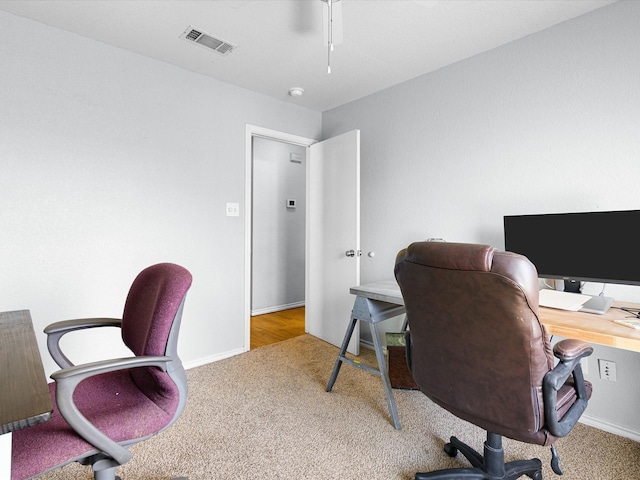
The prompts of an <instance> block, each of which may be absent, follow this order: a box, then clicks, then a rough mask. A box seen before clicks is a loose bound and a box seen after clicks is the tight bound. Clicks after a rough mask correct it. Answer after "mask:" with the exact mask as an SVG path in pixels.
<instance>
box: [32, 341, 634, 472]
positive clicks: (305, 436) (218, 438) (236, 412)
mask: <svg viewBox="0 0 640 480" xmlns="http://www.w3.org/2000/svg"><path fill="white" fill-rule="evenodd" d="M336 355H337V349H336V348H335V347H333V346H331V345H328V344H326V343H324V342H322V341H321V340H318V339H317V338H315V337H312V336H310V335H304V336H302V337H297V338H294V339H292V340H287V341H285V342H281V343H278V344H275V345H270V346H267V347H262V348H259V349H256V350H252V351H251V352H248V353H245V354H242V355H238V356H236V357H233V358H229V359H226V360H222V361H219V362H216V363H213V364H209V365H205V366H202V367H198V368H194V369H191V370H189V371H188V372H187V376H188V378H189V384H190V395H189V401H188V404H187V408H186V409H185V412H184V413H183V415H182V416H181V418H180V420H178V422H177V423H176V424H175V425H174V426H173V427H171V428H170V429H168V430H167V431H165V432H163V433H161V434H160V435H157V436H156V437H154V438H153V439H151V440H149V441H147V442H144V443H141V444H138V445H136V446H134V447H132V449H131V450H132V453H133V459H132V460H131V461H130V462H129V463H128V464H126V465H125V466H123V467H121V468H120V469H119V472H118V473H119V475H120V476H121V477H122V479H123V480H164V479H170V478H172V477H178V476H186V477H189V479H190V480H213V479H253V478H257V479H302V478H304V479H322V480H328V479H381V480H382V479H385V480H392V479H398V480H400V479H403V480H404V479H411V478H413V475H414V474H415V472H416V471H428V470H434V469H438V468H447V467H454V466H468V464H467V463H466V461H465V460H464V458H463V457H462V456H461V455H459V456H458V457H457V458H455V459H450V458H449V457H448V456H447V455H446V454H445V453H444V452H443V451H442V446H443V444H444V442H445V441H446V440H447V439H448V438H449V436H450V435H456V436H457V437H458V438H460V439H461V440H463V441H466V442H467V443H470V444H471V445H472V446H474V447H475V448H476V449H482V442H483V441H484V438H485V434H484V432H482V431H480V430H479V429H478V428H476V427H474V426H472V425H470V424H468V423H466V422H463V421H461V420H459V419H457V418H455V417H453V416H452V415H450V414H449V413H448V412H446V411H445V410H443V409H441V408H439V407H437V406H436V405H434V404H433V403H432V402H430V401H429V400H428V399H427V398H426V397H425V396H424V395H423V394H421V393H420V392H417V391H406V390H394V393H395V398H396V403H397V406H398V412H399V416H400V421H401V423H402V429H401V430H395V429H394V428H393V425H392V423H391V420H390V417H389V414H388V411H387V406H386V401H385V397H384V394H383V391H382V385H381V382H380V379H379V378H378V377H376V376H374V375H371V374H368V373H366V372H364V371H362V370H359V369H355V368H352V367H350V366H348V365H344V366H343V367H342V370H341V372H340V375H339V376H338V380H337V382H336V385H335V386H334V388H333V391H332V392H331V393H327V392H325V387H326V384H327V380H328V378H329V375H330V373H331V369H332V368H333V364H334V362H335V358H336ZM361 357H362V358H363V360H364V361H367V362H370V363H373V364H375V357H374V356H373V355H372V352H370V351H368V350H365V351H364V353H363V355H361ZM556 446H557V447H558V451H559V453H560V457H561V461H562V466H563V468H564V470H565V475H564V476H563V477H557V476H556V475H555V474H554V473H553V472H552V471H551V468H550V467H549V462H550V459H551V454H550V451H549V449H548V448H545V447H538V446H532V445H524V444H521V443H518V442H514V441H511V440H508V439H505V441H504V447H505V451H506V455H507V459H508V460H513V459H519V458H531V457H538V458H540V459H541V460H542V462H543V465H544V471H543V474H544V478H545V479H546V480H548V479H551V478H558V479H559V480H561V479H568V480H572V479H594V480H607V479H611V480H613V479H616V480H625V479H639V478H640V444H639V443H636V442H634V441H631V440H628V439H625V438H621V437H618V436H615V435H612V434H609V433H605V432H602V431H600V430H597V429H594V428H592V427H587V426H584V425H578V426H577V427H576V428H575V429H574V431H573V432H572V433H571V434H570V435H569V436H568V437H566V438H564V439H561V440H559V441H558V442H557V443H556ZM39 478H40V479H43V480H44V479H47V480H59V479H89V478H91V475H90V472H88V467H82V466H79V465H77V464H73V465H68V466H66V467H64V468H62V469H58V470H57V471H54V472H50V473H49V474H47V475H43V476H41V477H39ZM525 478H526V477H525Z"/></svg>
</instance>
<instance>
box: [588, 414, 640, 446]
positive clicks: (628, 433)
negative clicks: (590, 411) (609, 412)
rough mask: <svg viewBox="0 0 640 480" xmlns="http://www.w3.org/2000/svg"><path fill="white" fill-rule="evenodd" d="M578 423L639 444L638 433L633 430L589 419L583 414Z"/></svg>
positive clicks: (639, 436) (639, 435)
mask: <svg viewBox="0 0 640 480" xmlns="http://www.w3.org/2000/svg"><path fill="white" fill-rule="evenodd" d="M579 421H580V423H584V424H585V425H589V426H590V427H594V428H597V429H599V430H604V431H605V432H609V433H613V434H614V435H618V436H620V437H625V438H629V439H631V440H634V441H636V442H640V432H637V431H635V430H630V429H628V428H625V427H622V426H620V425H616V424H614V423H609V422H607V421H605V420H601V419H599V418H596V417H591V416H589V415H584V414H583V415H582V416H581V417H580V420H579Z"/></svg>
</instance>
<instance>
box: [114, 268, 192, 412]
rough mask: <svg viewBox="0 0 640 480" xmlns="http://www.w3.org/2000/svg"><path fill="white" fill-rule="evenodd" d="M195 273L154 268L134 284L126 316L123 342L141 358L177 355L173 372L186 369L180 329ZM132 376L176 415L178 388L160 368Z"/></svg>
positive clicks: (133, 373) (123, 321) (135, 372)
mask: <svg viewBox="0 0 640 480" xmlns="http://www.w3.org/2000/svg"><path fill="white" fill-rule="evenodd" d="M191 280H192V277H191V274H190V273H189V271H188V270H186V269H185V268H183V267H181V266H179V265H175V264H172V263H160V264H157V265H152V266H150V267H148V268H146V269H144V270H143V271H142V272H140V273H139V274H138V276H137V277H136V279H135V280H134V281H133V284H132V285H131V288H130V289H129V294H128V295H127V300H126V302H125V306H124V313H123V314H122V339H123V341H124V343H125V344H126V345H127V346H128V347H129V348H130V349H131V350H132V351H133V353H134V354H135V355H137V356H140V355H170V356H171V355H173V356H174V359H173V363H174V365H172V366H170V369H176V368H180V369H181V368H182V365H181V362H180V359H179V358H178V357H177V354H176V351H177V346H176V345H177V341H178V329H177V328H173V327H174V321H179V320H180V318H179V317H180V314H181V313H182V312H181V307H182V302H183V300H184V298H185V296H186V294H187V291H188V290H189V287H190V286H191ZM131 377H132V378H133V381H134V382H135V383H136V385H137V386H138V388H140V390H142V391H143V392H144V393H145V394H146V395H147V396H148V397H149V398H150V399H151V400H153V401H154V403H156V404H157V405H158V406H159V407H160V408H162V409H163V410H164V411H165V412H167V413H170V412H175V411H176V409H177V406H178V402H179V400H180V397H179V394H178V387H177V386H176V384H175V383H174V381H173V380H172V379H171V378H170V376H169V375H168V374H166V373H164V372H162V371H160V370H158V369H157V368H153V367H148V368H135V369H132V370H131Z"/></svg>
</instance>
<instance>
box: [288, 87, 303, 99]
mask: <svg viewBox="0 0 640 480" xmlns="http://www.w3.org/2000/svg"><path fill="white" fill-rule="evenodd" d="M303 93H304V88H300V87H293V88H290V89H289V95H291V96H292V97H301V96H302V94H303Z"/></svg>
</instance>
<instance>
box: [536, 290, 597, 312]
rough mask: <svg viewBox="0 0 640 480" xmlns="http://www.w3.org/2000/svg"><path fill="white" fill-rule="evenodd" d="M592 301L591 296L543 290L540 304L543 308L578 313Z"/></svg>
mask: <svg viewBox="0 0 640 480" xmlns="http://www.w3.org/2000/svg"><path fill="white" fill-rule="evenodd" d="M590 299H591V297H590V296H589V295H582V294H580V293H570V292H562V291H560V290H551V289H549V288H543V289H542V290H540V299H539V304H540V306H541V307H549V308H558V309H560V310H569V311H572V312H577V311H578V310H580V309H581V308H582V306H583V305H584V304H585V303H587V301H588V300H590Z"/></svg>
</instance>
